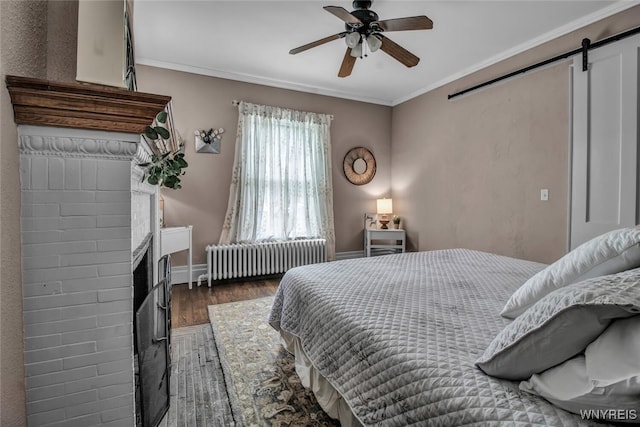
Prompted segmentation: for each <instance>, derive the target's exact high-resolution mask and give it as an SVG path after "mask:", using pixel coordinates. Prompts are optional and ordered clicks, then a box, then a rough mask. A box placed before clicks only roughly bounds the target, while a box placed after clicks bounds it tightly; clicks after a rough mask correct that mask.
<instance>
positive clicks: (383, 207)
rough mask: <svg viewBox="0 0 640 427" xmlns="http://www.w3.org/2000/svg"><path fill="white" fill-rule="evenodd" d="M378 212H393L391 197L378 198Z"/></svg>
mask: <svg viewBox="0 0 640 427" xmlns="http://www.w3.org/2000/svg"><path fill="white" fill-rule="evenodd" d="M377 203H378V213H379V214H390V213H393V202H392V201H391V199H378V200H377Z"/></svg>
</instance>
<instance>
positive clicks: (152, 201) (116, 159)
mask: <svg viewBox="0 0 640 427" xmlns="http://www.w3.org/2000/svg"><path fill="white" fill-rule="evenodd" d="M7 86H8V88H9V91H10V94H11V98H12V102H13V105H14V113H15V119H16V123H18V135H19V141H18V143H19V148H20V175H21V176H20V178H21V227H22V234H21V235H22V271H23V283H22V290H23V305H24V307H23V309H24V340H25V353H24V360H25V372H26V378H25V381H26V390H27V415H28V421H29V425H31V426H40V425H47V426H49V425H50V426H58V425H60V426H74V425H78V426H91V425H123V426H132V425H135V419H136V418H135V417H136V414H135V411H136V409H135V378H134V344H133V342H134V335H133V334H134V332H133V318H134V313H133V304H134V287H133V284H134V268H135V267H138V266H139V265H140V263H141V262H145V263H146V266H147V268H150V269H151V270H152V271H151V272H148V271H147V272H146V273H144V274H146V275H147V276H148V278H149V279H148V280H151V281H152V283H155V281H156V280H157V271H156V267H155V266H157V254H159V253H160V252H159V236H158V231H159V216H158V212H157V209H156V207H157V206H158V203H157V201H158V188H157V187H156V186H151V185H149V184H147V183H144V182H143V181H142V177H143V170H142V169H141V168H140V167H139V166H137V165H138V164H139V163H143V162H145V161H148V159H149V158H150V155H151V151H150V148H149V147H148V146H146V144H144V143H141V138H140V133H141V132H142V130H143V129H144V126H145V125H146V124H150V123H151V122H152V120H153V117H154V116H155V114H156V113H157V112H159V111H160V110H162V109H163V108H164V106H165V105H166V103H167V102H168V100H169V98H168V97H162V96H157V95H149V94H139V93H135V92H128V91H125V90H120V89H115V88H104V87H101V86H94V85H72V84H57V83H52V82H46V81H38V80H32V79H22V78H10V77H8V78H7ZM149 258H151V259H149ZM143 280H144V279H143ZM138 281H140V278H138Z"/></svg>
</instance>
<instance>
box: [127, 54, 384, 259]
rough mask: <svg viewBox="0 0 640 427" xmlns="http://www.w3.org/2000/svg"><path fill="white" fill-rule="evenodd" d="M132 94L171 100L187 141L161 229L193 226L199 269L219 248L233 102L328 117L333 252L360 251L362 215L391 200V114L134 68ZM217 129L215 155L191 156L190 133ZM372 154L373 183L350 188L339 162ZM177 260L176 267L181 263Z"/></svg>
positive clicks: (318, 98) (377, 107)
mask: <svg viewBox="0 0 640 427" xmlns="http://www.w3.org/2000/svg"><path fill="white" fill-rule="evenodd" d="M136 74H137V77H138V89H139V90H141V91H143V92H153V93H159V94H163V95H170V96H171V97H172V100H173V112H174V119H175V125H176V128H177V130H178V131H179V132H180V133H181V134H182V136H183V138H184V139H185V140H186V155H185V157H186V160H187V162H189V167H188V168H187V169H186V172H187V174H186V175H185V176H184V177H183V187H182V189H180V190H163V192H162V194H163V197H164V199H165V202H164V206H165V213H164V215H165V221H166V223H167V225H169V226H171V225H184V224H192V225H193V227H194V228H193V238H194V243H193V247H194V256H193V262H194V263H195V264H199V263H205V262H206V258H205V252H204V248H205V246H206V245H207V244H211V243H217V242H218V238H219V237H220V231H221V229H222V222H223V219H224V215H225V213H226V209H227V202H228V199H229V184H230V180H231V169H232V166H233V159H234V151H235V140H236V127H237V123H238V111H237V108H236V107H234V106H232V105H231V101H232V100H234V99H235V100H243V101H247V102H253V103H258V104H267V105H275V106H280V107H286V108H294V109H299V110H304V111H313V112H318V113H327V114H333V116H334V120H333V122H332V124H331V143H332V158H333V195H334V216H335V224H336V227H335V229H336V251H337V252H344V251H355V250H362V224H363V214H364V212H367V211H369V212H371V211H375V199H376V198H378V197H382V196H387V197H388V196H389V195H390V180H391V161H390V158H391V151H390V150H391V108H390V107H385V106H380V105H374V104H367V103H362V102H356V101H349V100H344V99H339V98H333V97H328V96H321V95H315V94H309V93H302V92H296V91H291V90H285V89H277V88H271V87H266V86H260V85H254V84H249V83H242V82H237V81H232V80H225V79H218V78H214V77H207V76H201V75H195V74H189V73H183V72H178V71H169V70H163V69H159V68H154V67H147V66H141V65H138V66H137V67H136ZM211 127H222V128H224V129H225V133H224V134H223V137H222V149H221V153H220V154H202V153H196V152H195V148H194V135H193V132H194V130H195V129H202V128H207V129H208V128H211ZM357 146H363V147H366V148H368V149H369V150H371V152H372V153H373V155H374V156H375V158H376V161H377V172H376V175H375V177H374V179H373V180H372V181H371V182H370V183H369V184H366V185H363V186H356V185H353V184H351V183H349V182H348V181H347V179H346V178H345V177H344V173H343V171H342V160H343V158H344V155H345V154H346V153H347V151H348V150H349V149H351V148H353V147H357ZM179 255H180V254H176V257H175V263H176V264H177V265H183V264H185V261H184V259H183V257H181V256H179Z"/></svg>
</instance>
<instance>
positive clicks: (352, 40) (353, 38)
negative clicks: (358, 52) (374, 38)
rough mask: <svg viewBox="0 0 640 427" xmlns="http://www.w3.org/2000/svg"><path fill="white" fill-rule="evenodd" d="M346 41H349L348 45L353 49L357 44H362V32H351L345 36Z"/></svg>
mask: <svg viewBox="0 0 640 427" xmlns="http://www.w3.org/2000/svg"><path fill="white" fill-rule="evenodd" d="M344 41H345V43H347V46H349V47H350V48H351V49H353V48H355V47H356V46H358V44H360V33H359V32H357V31H354V32H352V33H349V34H347V36H346V37H345V38H344Z"/></svg>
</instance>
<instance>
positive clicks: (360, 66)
mask: <svg viewBox="0 0 640 427" xmlns="http://www.w3.org/2000/svg"><path fill="white" fill-rule="evenodd" d="M635 4H638V1H628V0H623V1H591V0H569V1H560V0H554V1H541V0H532V1H526V0H509V1H485V0H473V1H453V0H448V1H384V0H376V1H374V2H373V5H372V7H371V10H373V11H375V12H376V13H378V15H379V17H380V19H381V20H383V19H392V18H401V17H406V16H416V15H427V16H428V17H429V18H431V20H433V22H434V28H433V29H432V30H422V31H402V32H387V33H385V35H387V36H389V37H390V38H391V39H392V40H393V41H395V42H396V43H398V44H400V45H401V46H403V47H404V48H406V49H408V50H409V51H411V52H412V53H414V54H415V55H417V56H419V57H420V58H421V61H420V63H419V64H418V65H417V66H416V67H413V68H406V67H405V66H404V65H402V64H400V63H399V62H397V61H396V60H394V59H393V58H391V57H390V56H388V55H387V54H385V53H384V52H382V51H378V52H375V53H373V54H371V55H369V57H368V58H365V59H363V60H360V59H358V60H357V62H356V64H355V67H354V69H353V73H352V74H351V76H349V77H347V78H339V77H338V76H337V74H338V69H339V67H340V63H341V62H342V58H343V56H344V52H345V50H346V45H345V42H344V40H343V39H341V40H334V41H332V42H329V43H327V44H325V45H322V46H320V47H316V48H313V49H310V50H308V51H306V52H303V53H300V54H298V55H289V53H288V52H289V50H290V49H292V48H295V47H298V46H300V45H303V44H306V43H309V42H312V41H315V40H317V39H321V38H323V37H326V36H329V35H332V34H336V33H339V32H341V31H344V23H343V22H342V21H341V20H339V19H338V18H336V17H335V16H333V15H331V14H330V13H328V12H326V11H324V10H323V9H322V6H326V5H333V6H342V7H344V8H345V9H347V10H349V11H351V10H352V7H351V1H336V0H324V1H315V0H305V1H267V0H258V1H238V0H235V1H219V0H200V1H188V0H163V1H151V0H136V1H135V2H134V12H133V16H134V24H133V27H134V40H135V58H136V63H138V64H145V65H152V66H157V67H162V68H169V69H173V70H180V71H187V72H192V73H198V74H204V75H210V76H216V77H222V78H228V79H233V80H241V81H246V82H251V83H259V84H264V85H268V86H275V87H281V88H288V89H295V90H301V91H305V92H312V93H319V94H324V95H331V96H337V97H341V98H347V99H355V100H360V101H366V102H372V103H377V104H382V105H396V104H398V103H400V102H403V101H406V100H408V99H411V98H413V97H415V96H417V95H419V94H421V93H424V92H427V91H428V90H431V89H434V88H436V87H438V86H441V85H443V84H445V83H447V82H450V81H452V80H455V79H456V78H459V77H461V76H463V75H465V74H468V73H470V72H473V71H475V70H478V69H480V68H483V67H485V66H487V65H490V64H492V63H494V62H497V61H499V60H501V59H504V58H506V57H509V56H511V55H513V54H515V53H518V52H521V51H523V50H526V49H528V48H530V47H532V46H535V45H538V44H540V43H543V42H545V41H547V40H550V39H553V38H555V37H557V36H559V35H562V34H565V33H567V32H569V31H572V30H574V29H577V28H580V27H582V26H584V25H586V24H589V23H591V22H594V21H597V20H599V19H601V18H603V17H606V16H609V15H611V14H613V13H616V12H618V11H621V10H624V9H626V8H628V7H631V6H633V5H635ZM577 47H579V46H576V48H577Z"/></svg>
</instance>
